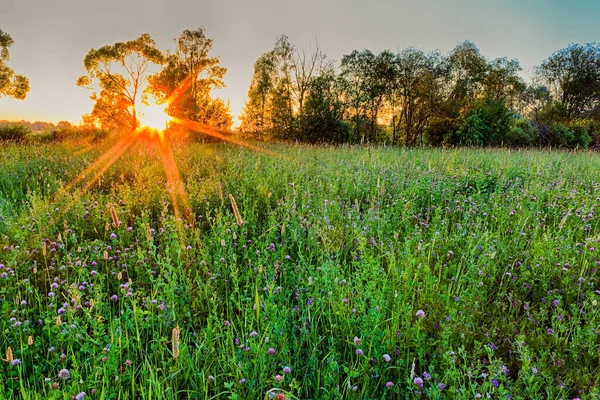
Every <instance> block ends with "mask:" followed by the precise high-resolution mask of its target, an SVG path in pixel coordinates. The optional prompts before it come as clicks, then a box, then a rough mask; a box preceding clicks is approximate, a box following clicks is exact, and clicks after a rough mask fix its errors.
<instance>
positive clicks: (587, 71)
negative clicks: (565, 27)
mask: <svg viewBox="0 0 600 400" xmlns="http://www.w3.org/2000/svg"><path fill="white" fill-rule="evenodd" d="M537 73H538V74H539V75H540V77H541V78H542V79H543V80H544V81H545V83H546V84H547V86H548V88H549V89H550V92H551V94H552V95H553V96H554V98H555V100H557V101H558V102H559V103H560V104H561V105H562V107H563V109H564V111H565V118H566V120H567V121H572V120H574V119H576V118H587V117H589V116H590V115H591V114H593V113H595V112H597V111H598V109H599V108H600V45H598V44H595V43H587V44H584V45H581V44H572V45H570V46H569V47H567V48H564V49H561V50H558V51H557V52H555V53H554V54H552V55H551V56H550V57H549V58H548V59H547V60H545V61H544V62H542V65H541V66H540V67H539V68H538V69H537Z"/></svg>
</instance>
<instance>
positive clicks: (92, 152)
mask: <svg viewBox="0 0 600 400" xmlns="http://www.w3.org/2000/svg"><path fill="white" fill-rule="evenodd" d="M109 146H110V143H108V142H107V143H101V144H99V146H98V147H93V148H91V147H90V148H88V149H83V150H84V151H82V149H80V148H79V147H76V146H75V145H74V144H71V143H69V142H65V143H57V144H47V145H41V146H35V147H34V146H17V145H12V144H7V145H3V146H2V147H0V160H1V161H0V162H1V163H2V168H1V169H0V264H1V265H0V273H1V275H0V313H1V317H0V330H1V331H2V333H3V334H2V335H0V353H1V354H3V358H5V359H7V357H6V349H8V348H9V347H10V348H11V350H12V353H13V356H12V358H13V360H10V361H12V362H10V363H9V362H7V361H3V362H1V363H0V376H3V377H5V379H2V380H0V397H2V398H32V399H37V398H40V399H42V398H43V399H63V398H64V399H68V398H71V397H72V396H80V397H79V398H82V396H83V395H82V393H84V392H85V398H111V399H117V398H118V399H134V398H147V399H152V398H161V399H171V398H185V399H188V398H189V399H211V398H230V399H258V398H279V399H281V398H290V399H292V398H302V399H305V398H315V399H317V398H318V399H329V398H332V399H334V398H356V399H365V398H389V399H392V398H394V399H395V398H418V397H423V398H440V399H442V398H479V397H480V396H481V398H486V397H487V396H488V394H489V396H491V397H492V398H507V396H511V397H512V398H513V399H531V398H565V399H566V398H574V397H581V398H585V397H588V398H593V397H595V396H599V395H600V392H599V391H598V389H597V387H598V384H599V383H600V379H599V378H598V377H599V376H600V374H599V370H598V368H599V365H598V364H599V358H598V354H599V353H598V351H599V348H598V346H599V344H600V341H599V339H598V334H599V333H600V332H599V331H598V329H600V328H599V326H600V318H599V316H598V305H597V302H598V299H600V280H599V277H598V269H599V267H600V261H599V260H600V258H599V256H598V254H599V252H600V250H596V249H597V248H598V241H599V240H600V225H599V223H598V219H597V217H596V215H595V214H596V213H597V209H598V208H599V207H600V178H599V177H600V163H599V161H600V160H599V159H598V156H597V155H593V154H588V153H566V152H564V153H559V152H545V151H513V152H510V151H504V150H502V151H500V150H498V151H496V150H457V149H447V150H442V149H435V150H406V149H395V148H355V147H339V148H334V147H309V146H283V145H272V144H271V145H268V151H269V152H264V153H263V152H255V151H250V150H248V149H244V148H240V147H234V146H232V145H227V144H191V145H189V144H178V143H174V144H173V149H174V152H175V159H176V161H177V164H178V166H179V170H180V173H181V176H182V179H183V181H184V186H185V189H186V193H187V196H188V197H189V200H190V205H191V208H192V210H191V212H192V215H193V217H192V219H190V220H188V219H186V218H185V216H184V215H183V214H181V215H182V217H181V219H176V218H175V217H174V209H173V204H171V201H170V199H171V198H172V197H171V194H170V193H169V188H167V186H166V184H165V181H166V179H165V173H164V171H163V167H162V164H161V162H160V156H159V154H158V152H157V151H156V149H153V148H152V147H151V146H148V145H144V144H138V145H136V146H134V147H133V148H132V149H130V150H128V151H127V152H126V153H125V155H124V157H123V158H122V159H121V160H119V161H118V162H116V163H115V164H114V165H113V166H112V167H111V168H110V169H108V171H107V172H106V173H105V175H104V176H103V178H102V179H101V180H99V181H98V182H97V183H96V184H94V185H93V186H92V187H91V188H90V189H89V190H87V191H83V190H81V188H82V187H83V186H84V185H85V181H83V182H81V183H79V184H78V185H75V187H74V188H73V189H71V190H69V191H64V190H63V189H64V188H65V187H66V186H67V184H68V183H69V182H71V181H72V180H73V179H74V178H75V177H76V176H77V175H78V174H79V173H80V172H81V171H82V170H84V169H85V168H86V167H87V166H89V165H91V163H92V162H93V161H94V160H95V159H96V158H97V157H98V156H99V155H101V154H102V153H103V152H104V151H106V150H107V149H108V148H109ZM274 154H275V155H274ZM16 360H18V361H16ZM13 364H14V365H13ZM65 371H67V372H65Z"/></svg>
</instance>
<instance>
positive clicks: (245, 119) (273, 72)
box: [240, 35, 295, 137]
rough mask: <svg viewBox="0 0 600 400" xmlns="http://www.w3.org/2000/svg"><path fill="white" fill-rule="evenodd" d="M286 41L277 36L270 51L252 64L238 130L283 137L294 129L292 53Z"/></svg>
mask: <svg viewBox="0 0 600 400" xmlns="http://www.w3.org/2000/svg"><path fill="white" fill-rule="evenodd" d="M294 51H295V48H294V46H292V45H291V44H290V42H289V40H288V38H287V36H285V35H282V36H280V37H279V38H278V39H277V41H276V43H275V47H274V48H273V50H271V51H269V52H267V53H264V54H262V55H261V56H260V57H259V58H258V60H256V62H255V63H254V73H253V75H252V81H251V82H250V88H249V89H248V99H247V100H246V104H245V105H244V109H243V111H242V115H241V116H240V120H241V122H242V123H241V126H240V130H242V131H244V132H253V133H258V132H261V133H265V134H269V135H271V136H277V137H285V136H287V135H289V134H291V133H292V130H293V128H294V91H293V86H292V84H293V81H292V70H293V61H292V57H293V53H294Z"/></svg>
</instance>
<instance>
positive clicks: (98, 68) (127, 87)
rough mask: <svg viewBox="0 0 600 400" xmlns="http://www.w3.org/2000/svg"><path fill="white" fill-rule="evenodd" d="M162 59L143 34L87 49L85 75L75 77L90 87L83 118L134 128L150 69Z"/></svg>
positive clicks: (108, 125) (107, 126)
mask: <svg viewBox="0 0 600 400" xmlns="http://www.w3.org/2000/svg"><path fill="white" fill-rule="evenodd" d="M163 62H164V55H163V54H162V52H161V51H160V50H159V49H158V48H157V47H156V43H155V42H154V40H153V39H152V38H151V37H150V35H148V34H146V33H145V34H143V35H141V36H140V37H139V38H137V39H135V40H130V41H128V42H118V43H115V44H114V45H108V46H103V47H101V48H99V49H92V50H90V51H89V52H88V54H87V55H86V56H85V59H84V63H83V64H84V67H85V69H86V71H87V73H88V74H87V75H85V76H82V77H80V78H79V79H78V80H77V85H78V86H83V87H87V88H89V89H91V90H94V91H93V92H92V95H91V96H90V98H91V99H92V100H94V102H95V103H94V108H93V110H92V112H91V113H90V114H89V115H88V116H86V117H85V118H84V121H85V122H86V123H89V124H98V125H100V126H102V128H105V129H111V130H116V131H121V130H132V129H135V128H137V127H138V126H139V118H138V108H139V105H140V101H141V100H142V98H143V95H144V93H145V92H147V90H148V78H149V76H150V72H151V70H150V68H151V66H152V65H160V64H162V63H163Z"/></svg>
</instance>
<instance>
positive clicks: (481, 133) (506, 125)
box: [453, 98, 513, 146]
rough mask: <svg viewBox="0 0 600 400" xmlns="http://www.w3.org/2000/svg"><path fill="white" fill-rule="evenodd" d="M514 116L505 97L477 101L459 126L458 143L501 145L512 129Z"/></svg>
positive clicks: (467, 144)
mask: <svg viewBox="0 0 600 400" xmlns="http://www.w3.org/2000/svg"><path fill="white" fill-rule="evenodd" d="M512 119H513V116H512V113H511V111H510V110H509V109H508V107H507V106H506V104H505V102H504V100H503V99H500V100H497V99H493V98H485V99H483V100H480V101H477V102H476V103H475V104H474V105H473V107H472V108H471V110H470V111H469V112H468V113H467V115H466V116H465V119H464V120H463V122H462V124H461V125H460V127H459V128H458V131H457V132H456V133H457V135H456V136H457V138H456V139H457V140H458V142H457V143H453V144H460V145H466V146H497V145H500V144H501V143H502V142H503V141H504V139H505V137H506V136H507V134H508V132H509V131H510V127H511V122H512Z"/></svg>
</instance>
